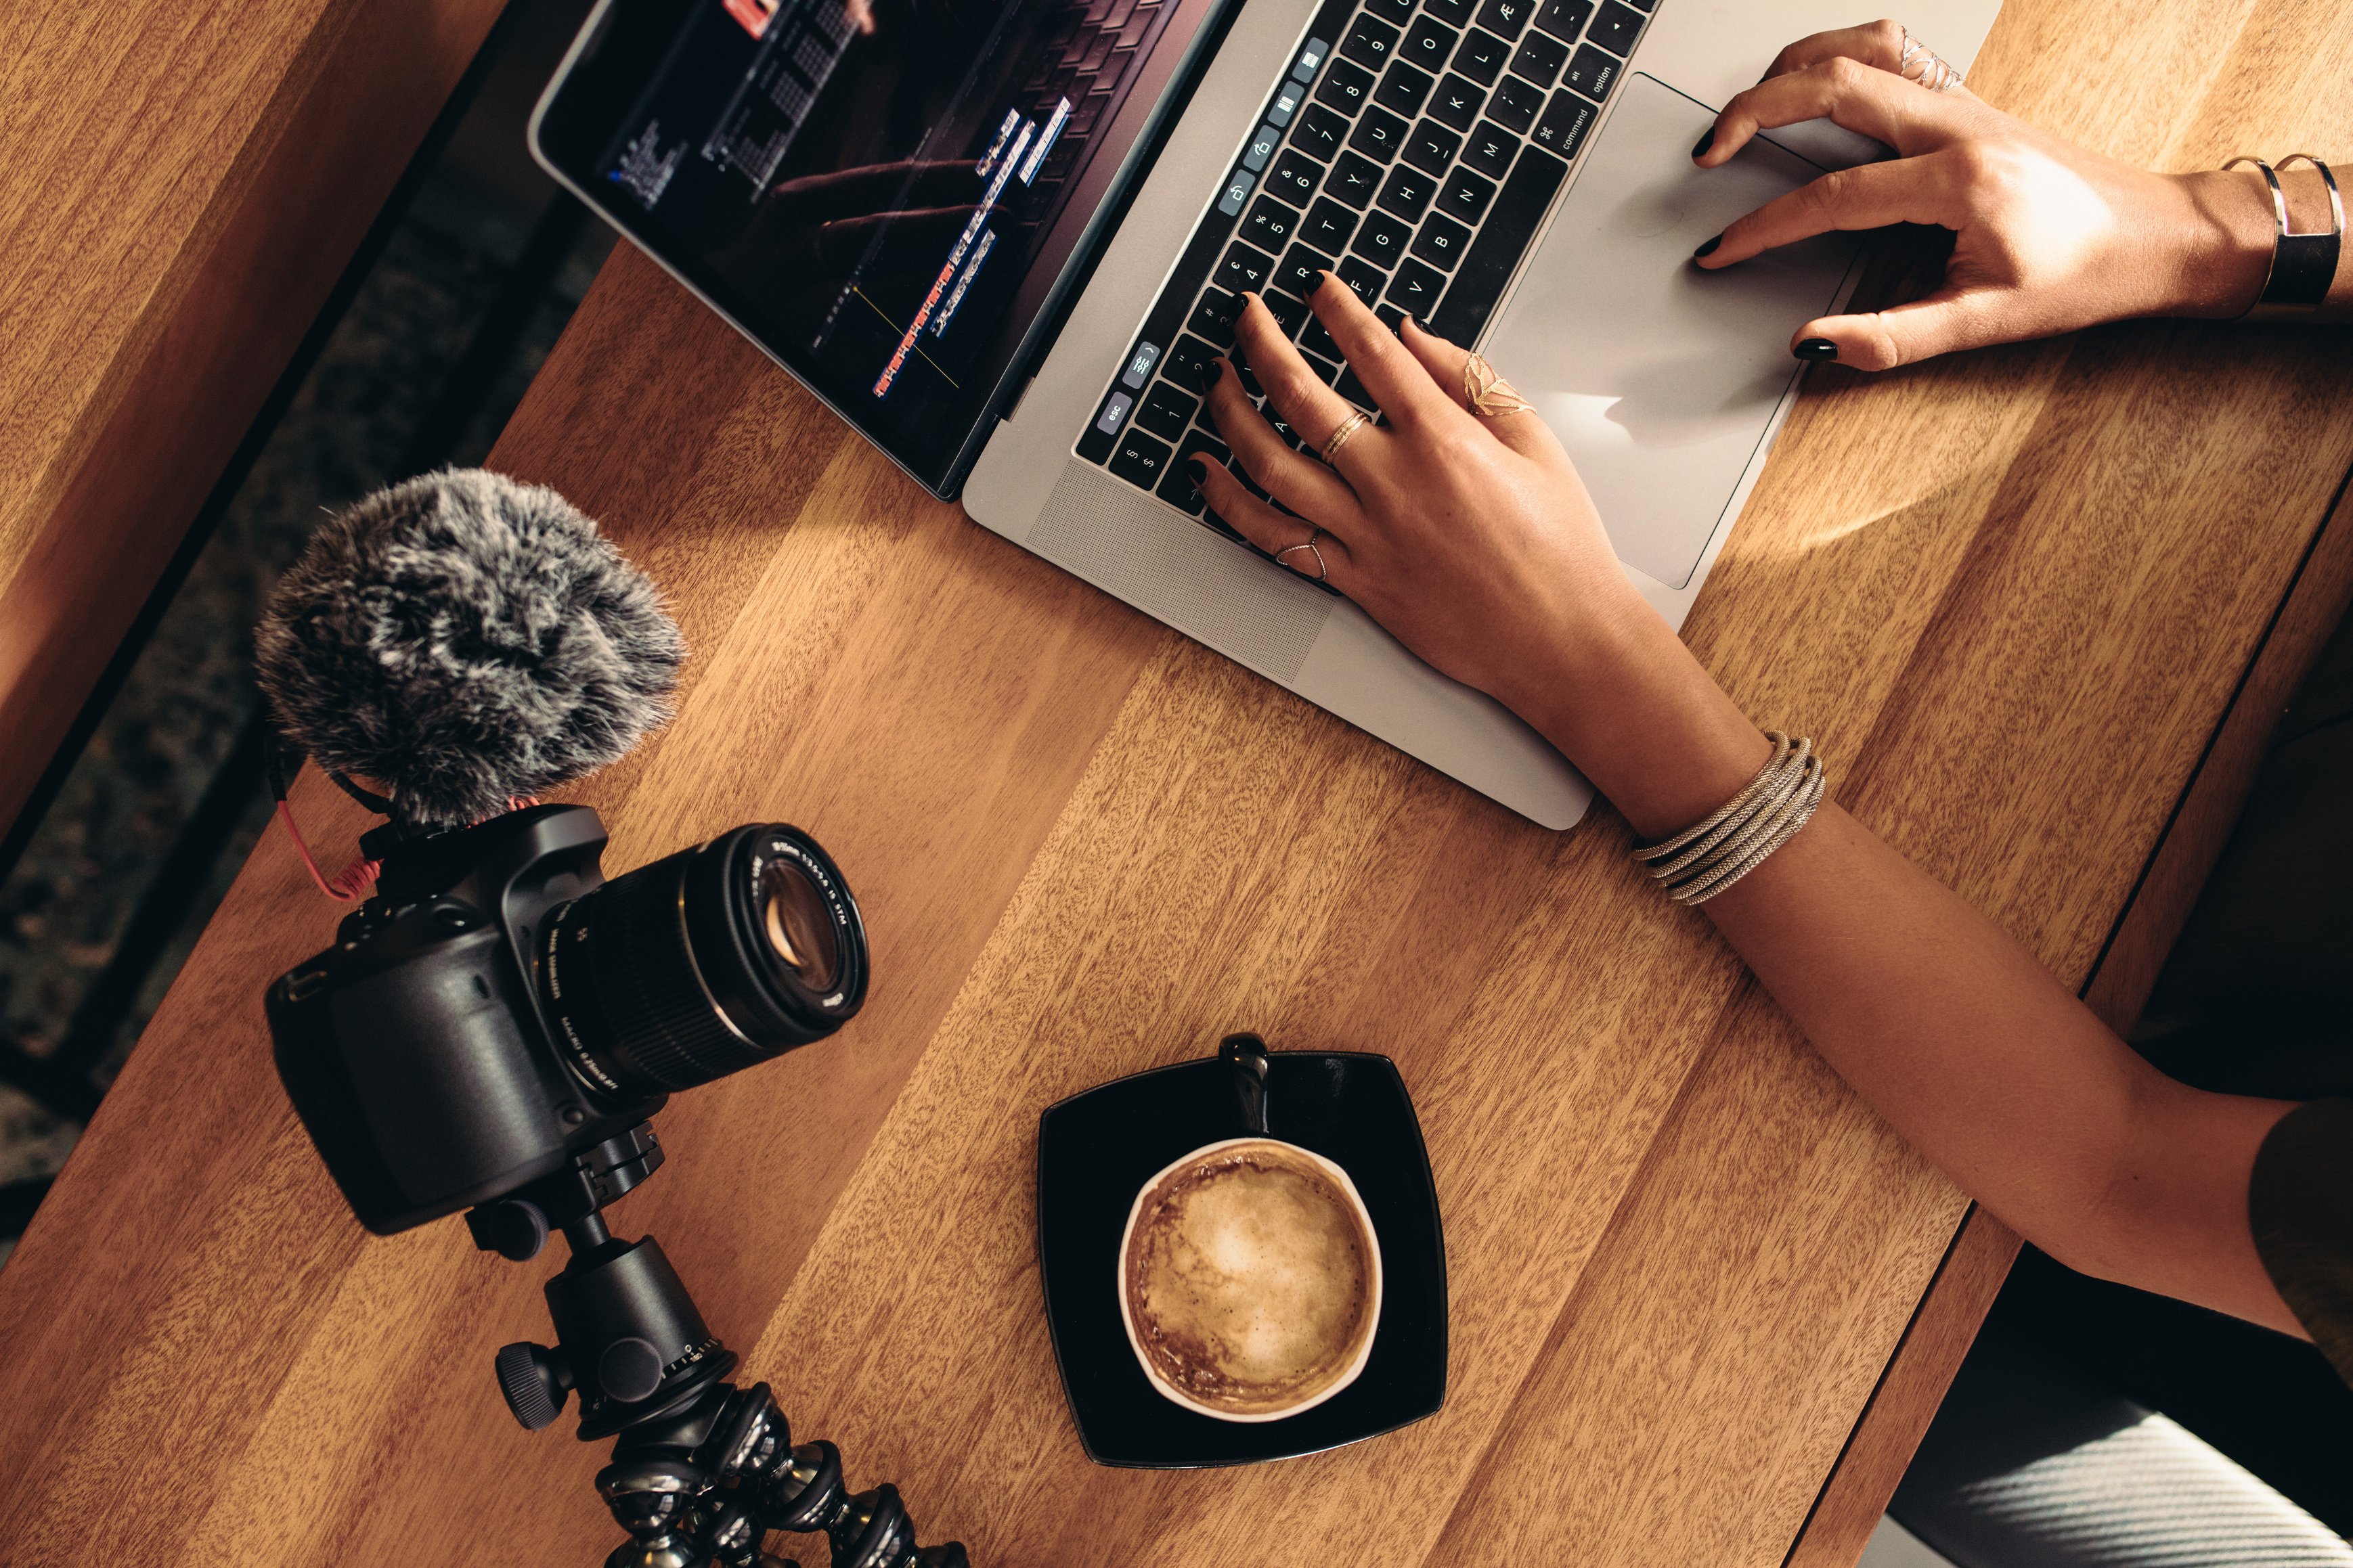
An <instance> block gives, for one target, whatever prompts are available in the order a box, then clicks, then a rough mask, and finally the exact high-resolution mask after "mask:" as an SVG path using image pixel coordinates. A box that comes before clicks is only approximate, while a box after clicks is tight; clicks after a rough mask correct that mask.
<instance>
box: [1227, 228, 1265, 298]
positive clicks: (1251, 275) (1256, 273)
mask: <svg viewBox="0 0 2353 1568" xmlns="http://www.w3.org/2000/svg"><path fill="white" fill-rule="evenodd" d="M1273 272H1274V258H1273V257H1271V256H1269V255H1268V254H1267V253H1266V252H1265V251H1263V250H1261V249H1259V248H1258V247H1256V246H1251V245H1244V244H1243V243H1242V242H1241V241H1240V240H1236V241H1235V242H1234V245H1233V248H1232V249H1230V250H1229V251H1227V252H1226V258H1225V259H1224V260H1223V261H1220V262H1219V263H1218V271H1217V279H1216V280H1217V283H1218V285H1219V287H1220V288H1222V289H1227V290H1229V291H1230V292H1232V293H1236V294H1239V293H1240V292H1241V291H1242V290H1244V289H1263V288H1265V287H1266V280H1267V279H1268V278H1270V277H1271V276H1272V275H1273Z"/></svg>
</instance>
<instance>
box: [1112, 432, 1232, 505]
mask: <svg viewBox="0 0 2353 1568" xmlns="http://www.w3.org/2000/svg"><path fill="white" fill-rule="evenodd" d="M1187 445H1188V446H1189V445H1190V443H1189V442H1188V443H1187ZM1114 466H1115V465H1114ZM1121 477H1122V478H1125V476H1124V475H1123V476H1121ZM1153 493H1154V494H1155V495H1157V496H1158V497H1159V498H1160V499H1161V500H1165V501H1166V502H1167V503H1168V504H1169V505H1170V506H1173V507H1175V508H1176V510H1179V511H1189V512H1192V513H1194V514H1195V515H1197V516H1198V514H1199V512H1200V510H1201V509H1202V508H1203V507H1205V506H1207V505H1208V504H1209V503H1208V500H1207V498H1205V497H1204V496H1203V495H1202V494H1201V492H1200V490H1199V489H1196V488H1195V486H1194V484H1193V468H1192V465H1191V464H1189V463H1187V462H1185V461H1183V460H1182V458H1181V455H1180V457H1179V458H1178V459H1176V460H1173V461H1171V462H1168V463H1166V464H1165V465H1163V471H1162V473H1161V475H1160V482H1159V483H1158V484H1157V485H1155V486H1154V487H1153Z"/></svg>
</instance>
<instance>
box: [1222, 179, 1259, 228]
mask: <svg viewBox="0 0 2353 1568" xmlns="http://www.w3.org/2000/svg"><path fill="white" fill-rule="evenodd" d="M1257 180H1258V176H1257V175H1256V174H1251V173H1250V171H1249V170H1248V169H1236V170H1235V171H1234V172H1233V175H1232V177H1231V178H1229V179H1228V180H1227V181H1226V189H1225V193H1224V194H1223V195H1220V196H1219V197H1218V210H1219V212H1221V213H1223V214H1225V215H1226V216H1228V217H1240V216H1241V215H1242V204H1243V203H1244V202H1246V201H1248V200H1250V186H1251V185H1252V184H1255V183H1256V182H1257Z"/></svg>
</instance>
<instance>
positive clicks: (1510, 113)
mask: <svg viewBox="0 0 2353 1568" xmlns="http://www.w3.org/2000/svg"><path fill="white" fill-rule="evenodd" d="M1544 106H1545V94H1544V89H1542V88H1540V87H1530V86H1529V85H1528V84H1527V83H1526V82H1524V81H1522V80H1521V79H1519V78H1517V77H1515V76H1507V77H1505V78H1504V81H1503V85H1502V86H1500V87H1498V88H1496V89H1495V96H1494V97H1493V98H1491V99H1489V100H1487V112H1488V113H1489V114H1492V115H1493V116H1494V117H1495V122H1496V123H1497V124H1499V125H1501V126H1503V127H1504V129H1505V130H1508V131H1516V132H1520V133H1521V134H1522V135H1525V134H1526V133H1527V129H1528V127H1529V126H1531V125H1534V124H1535V122H1536V116H1537V115H1539V114H1541V113H1543V112H1544Z"/></svg>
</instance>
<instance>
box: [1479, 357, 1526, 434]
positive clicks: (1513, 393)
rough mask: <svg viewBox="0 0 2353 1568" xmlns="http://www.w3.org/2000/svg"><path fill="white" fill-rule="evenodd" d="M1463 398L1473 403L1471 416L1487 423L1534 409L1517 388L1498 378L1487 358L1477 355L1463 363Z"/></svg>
mask: <svg viewBox="0 0 2353 1568" xmlns="http://www.w3.org/2000/svg"><path fill="white" fill-rule="evenodd" d="M1462 395H1463V396H1464V397H1466V398H1468V399H1470V402H1471V407H1472V412H1474V413H1476V414H1478V415H1480V416H1482V417H1485V418H1488V419H1500V418H1502V417H1503V416H1504V415H1506V414H1527V413H1531V412H1533V411H1534V410H1535V404H1533V403H1530V402H1529V401H1528V400H1527V399H1526V398H1525V397H1522V396H1521V395H1520V393H1519V389H1518V388H1517V387H1515V386H1514V385H1513V384H1511V383H1510V382H1508V381H1505V380H1504V378H1503V377H1502V376H1500V375H1497V374H1495V367H1494V366H1493V365H1492V364H1489V363H1487V356H1486V355H1484V354H1476V353H1474V354H1472V356H1471V357H1470V358H1468V359H1466V360H1464V361H1463V362H1462Z"/></svg>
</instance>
